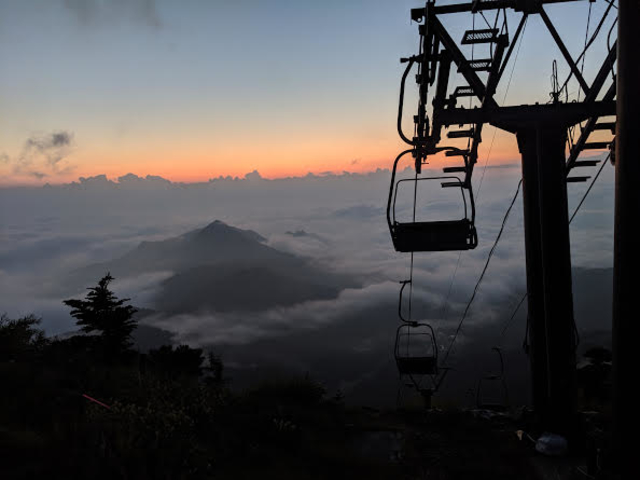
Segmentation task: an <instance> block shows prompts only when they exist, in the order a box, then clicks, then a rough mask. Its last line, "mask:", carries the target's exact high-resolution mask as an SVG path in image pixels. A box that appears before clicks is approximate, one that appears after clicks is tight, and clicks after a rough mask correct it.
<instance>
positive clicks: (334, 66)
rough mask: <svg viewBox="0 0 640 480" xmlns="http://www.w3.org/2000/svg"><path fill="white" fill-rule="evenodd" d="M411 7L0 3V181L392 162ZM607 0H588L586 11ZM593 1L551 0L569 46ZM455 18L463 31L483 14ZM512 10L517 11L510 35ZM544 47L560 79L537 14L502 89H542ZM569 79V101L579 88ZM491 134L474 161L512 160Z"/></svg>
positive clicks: (176, 176)
mask: <svg viewBox="0 0 640 480" xmlns="http://www.w3.org/2000/svg"><path fill="white" fill-rule="evenodd" d="M438 3H440V4H444V3H451V2H448V1H447V0H442V1H440V2H438ZM419 4H421V2H414V1H408V0H401V1H398V0H370V1H362V0H353V1H348V2H344V1H338V0H327V1H323V2H311V1H307V0H299V1H292V0H272V1H268V2H267V1H259V0H233V1H232V0H210V1H204V0H185V1H181V2H175V1H173V0H111V1H107V0H21V1H18V0H0V65H1V66H2V75H1V76H0V111H1V112H2V113H1V115H0V178H1V180H0V184H2V185H19V184H36V185H37V184H44V183H52V184H56V183H63V182H69V181H73V180H76V179H78V178H80V177H91V176H96V175H100V174H105V175H107V177H109V178H117V177H119V176H123V175H125V174H127V173H134V174H136V175H140V176H146V175H159V176H162V177H164V178H167V179H170V180H172V181H180V182H197V181H206V180H207V179H209V178H215V177H218V176H221V175H222V176H227V175H231V176H241V177H242V176H244V175H245V174H246V173H248V172H251V171H253V170H258V171H259V172H260V173H261V175H262V176H263V177H266V178H280V177H286V176H303V175H305V174H307V173H308V172H313V173H316V174H319V173H322V172H342V171H350V172H367V171H373V170H375V169H376V168H388V167H389V166H390V163H391V161H392V159H393V157H395V155H396V154H397V153H398V152H399V151H400V150H401V149H403V145H402V143H401V141H400V140H399V139H398V137H397V134H396V131H395V118H396V112H397V101H398V99H397V96H398V86H399V80H400V76H401V73H402V69H403V66H402V65H400V63H399V61H398V60H399V58H400V57H403V56H408V55H411V54H414V53H416V50H417V40H418V35H417V25H416V24H415V23H413V24H412V22H411V21H410V15H409V11H410V9H411V8H413V7H417V6H419ZM605 6H606V4H605V2H602V1H598V2H596V3H595V4H593V5H592V9H593V19H594V20H592V21H593V22H595V19H598V18H599V14H600V13H601V12H602V11H603V10H604V8H605ZM588 9H589V2H586V1H585V2H575V3H574V2H571V4H568V5H559V6H558V5H554V6H549V7H547V11H548V13H549V15H550V17H551V18H552V19H553V20H554V22H555V23H556V24H557V25H558V29H559V30H560V32H561V34H562V36H563V38H564V39H565V41H566V43H567V45H568V47H569V49H570V51H571V52H572V53H574V55H575V54H577V53H578V52H579V51H580V50H581V46H582V45H583V43H584V35H585V27H586V21H587V13H588ZM449 17H450V18H449ZM449 17H448V18H446V19H445V22H446V24H447V27H448V28H449V29H450V31H451V32H452V35H453V37H454V38H455V39H457V40H459V39H460V38H461V36H462V33H463V31H464V30H465V29H468V28H471V27H472V25H473V22H477V23H476V26H478V27H479V26H482V22H483V20H482V19H481V18H480V17H479V16H475V17H472V16H470V15H451V16H449ZM489 18H492V15H489ZM516 21H517V16H516V15H514V16H512V17H510V28H511V31H512V32H513V31H514V30H515V26H516V24H517V23H516ZM591 28H592V29H593V24H592V27H591ZM465 48H466V47H465ZM603 48H604V47H603V45H601V44H596V45H594V47H593V50H592V51H590V53H589V56H588V57H587V61H586V63H585V66H584V71H585V76H586V77H587V80H588V81H589V80H590V79H591V78H593V75H594V71H595V69H596V68H597V65H596V61H595V59H597V58H602V56H603V52H604V50H603ZM465 53H466V54H467V55H469V56H470V51H469V48H466V50H465ZM476 55H478V56H479V55H480V53H478V52H476ZM553 59H558V64H559V71H560V76H561V78H563V77H564V75H565V74H566V72H567V68H566V66H565V65H564V63H563V62H562V61H561V56H560V54H559V52H558V50H557V48H556V47H555V46H554V44H553V41H552V39H551V37H550V36H549V34H548V33H547V32H545V31H544V30H543V28H542V25H541V22H540V20H539V19H538V18H532V19H531V21H530V22H529V23H528V25H527V29H526V31H525V35H524V40H523V43H522V44H521V47H520V49H519V54H518V56H517V58H515V67H514V68H513V76H512V77H511V66H510V67H509V68H507V71H506V74H505V78H504V81H503V83H502V85H501V87H500V88H499V90H498V93H497V98H498V99H499V100H500V99H504V100H505V101H504V103H505V104H520V103H525V102H533V101H540V102H546V101H547V100H548V98H549V97H548V92H549V90H550V81H549V76H550V73H551V63H552V61H553ZM509 78H511V81H510V82H509V81H508V80H509ZM570 92H571V94H572V96H573V97H574V98H575V94H576V90H575V86H573V88H572V90H570ZM414 103H415V92H413V91H409V92H408V104H409V105H413V104H414ZM500 103H502V102H500ZM410 115H411V114H408V116H409V118H410ZM405 123H406V126H408V123H409V122H405ZM493 138H494V130H493V129H491V128H488V129H486V130H485V139H484V140H485V141H484V143H483V145H482V149H481V151H480V158H481V160H484V159H489V160H490V163H491V164H501V163H513V162H515V161H516V159H517V157H518V154H517V149H516V145H515V141H514V139H513V137H512V136H510V135H508V134H504V133H501V132H500V133H498V134H496V135H495V140H492V139H493ZM435 162H436V163H438V162H442V160H435Z"/></svg>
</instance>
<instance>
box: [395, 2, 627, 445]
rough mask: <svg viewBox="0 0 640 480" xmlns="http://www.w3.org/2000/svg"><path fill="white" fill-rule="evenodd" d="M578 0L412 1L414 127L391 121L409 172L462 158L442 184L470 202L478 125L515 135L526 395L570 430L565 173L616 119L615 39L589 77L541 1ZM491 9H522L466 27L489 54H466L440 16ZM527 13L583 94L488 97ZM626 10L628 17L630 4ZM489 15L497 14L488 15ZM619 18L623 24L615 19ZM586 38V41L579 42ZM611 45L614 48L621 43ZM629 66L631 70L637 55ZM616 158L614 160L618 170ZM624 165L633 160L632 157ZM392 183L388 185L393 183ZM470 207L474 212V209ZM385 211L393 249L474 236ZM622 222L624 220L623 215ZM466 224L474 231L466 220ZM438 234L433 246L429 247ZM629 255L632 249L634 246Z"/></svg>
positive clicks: (551, 423) (571, 347)
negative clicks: (512, 99) (417, 43)
mask: <svg viewBox="0 0 640 480" xmlns="http://www.w3.org/2000/svg"><path fill="white" fill-rule="evenodd" d="M580 1H586V0H474V1H470V2H465V3H458V4H451V3H448V4H442V5H440V4H438V2H437V1H435V0H428V1H427V3H426V5H425V6H424V7H423V8H417V9H414V10H412V12H411V15H412V19H413V20H415V21H417V22H419V23H420V26H419V33H420V37H421V49H420V50H421V52H420V54H419V55H417V56H415V57H411V58H409V59H405V61H408V62H409V65H408V67H407V70H406V71H405V74H404V75H403V87H402V88H401V102H400V104H401V108H400V115H399V117H401V114H402V92H403V91H404V80H405V79H406V77H407V73H408V70H409V69H410V68H411V64H412V63H417V64H418V65H419V67H420V70H419V74H418V76H417V82H418V85H419V90H420V100H419V106H418V114H417V115H416V116H415V117H414V123H415V124H416V126H415V132H416V135H415V136H414V137H413V138H408V137H407V136H406V135H404V134H403V133H402V131H401V123H402V122H401V118H399V121H398V125H399V130H400V135H401V137H402V138H403V140H405V142H407V143H409V144H410V145H411V146H412V147H413V149H412V150H411V153H412V156H413V157H414V160H415V168H416V180H417V179H418V178H417V177H418V175H419V174H420V173H421V166H422V165H423V164H424V163H426V159H427V157H428V156H429V155H432V154H434V153H438V152H442V151H446V152H447V153H446V155H447V156H452V157H455V156H458V157H462V158H463V160H464V165H463V166H454V167H446V168H445V169H444V172H445V173H460V174H461V175H463V176H464V178H463V179H460V180H458V182H457V183H456V182H445V183H443V184H442V187H451V186H461V187H462V188H463V189H467V190H468V193H469V196H470V197H471V205H472V207H473V206H474V202H473V193H472V184H471V176H472V173H473V167H474V165H475V163H476V162H477V156H478V145H479V143H480V142H481V141H482V127H483V125H485V124H490V125H493V126H494V127H497V128H500V129H502V130H506V131H508V132H511V133H513V134H515V135H516V138H517V142H518V148H519V150H520V153H521V157H522V176H523V203H524V223H525V249H526V265H527V292H528V297H529V302H528V323H529V332H528V333H529V338H530V342H531V350H530V358H531V371H532V392H533V404H534V409H535V411H536V413H537V414H538V415H539V418H540V421H541V425H542V427H543V428H545V429H547V430H550V431H553V432H557V433H561V434H565V435H570V434H571V432H572V430H573V421H574V419H575V409H576V382H575V369H576V352H575V350H576V334H575V322H574V317H573V298H572V284H571V252H570V242H569V217H568V203H567V183H569V182H579V181H585V180H586V179H588V178H589V177H584V176H582V177H576V176H573V177H572V176H568V174H569V173H570V172H572V171H573V169H574V168H576V167H590V166H593V165H594V164H596V163H597V161H594V160H587V161H580V160H578V158H579V156H580V154H581V153H582V152H583V151H584V150H596V149H606V148H609V145H610V144H611V142H612V140H613V139H610V140H609V141H606V142H593V141H592V142H589V136H590V135H591V134H592V133H593V132H594V131H596V130H607V129H608V130H611V129H612V128H613V129H615V124H613V123H611V122H598V119H601V117H607V116H609V117H610V116H614V115H615V114H616V102H615V96H616V85H615V82H613V83H612V84H611V85H609V87H608V88H607V89H605V88H604V87H605V85H606V84H607V83H608V80H609V77H610V75H611V73H612V72H613V68H614V63H615V61H616V55H617V50H616V46H615V44H614V46H613V47H612V48H611V49H610V50H609V51H608V54H607V55H606V58H605V59H604V61H603V62H602V64H601V66H600V68H599V70H598V71H597V73H596V75H595V78H594V79H593V81H592V82H591V83H590V84H589V83H588V82H587V81H586V80H585V78H584V77H583V73H582V70H581V69H580V68H579V67H578V64H579V62H578V61H577V60H575V59H574V58H572V56H571V54H570V53H569V51H568V49H567V47H566V46H565V44H564V42H563V41H562V38H561V35H560V34H559V33H558V31H557V30H556V28H555V25H554V24H553V22H552V20H551V18H550V17H549V15H548V14H547V12H546V10H545V6H546V5H548V4H557V3H568V2H572V3H577V2H580ZM590 1H594V0H590ZM603 1H606V2H607V3H606V4H607V5H608V8H607V10H606V13H605V16H606V15H607V14H608V13H609V11H610V10H611V8H612V7H613V5H611V2H609V1H608V0H603ZM627 2H628V3H629V5H628V6H627V9H628V10H631V9H632V8H635V9H636V12H635V17H634V18H636V19H637V18H638V14H637V9H638V7H637V4H638V2H636V1H632V0H627ZM631 4H633V7H631ZM491 10H494V11H499V12H501V13H504V23H505V24H506V23H507V14H506V11H507V10H509V11H510V12H519V13H520V14H521V17H520V23H519V25H518V27H517V30H516V32H515V34H514V36H513V38H512V39H509V38H508V28H504V25H503V28H502V29H499V28H496V25H494V28H486V29H485V28H483V29H473V30H469V31H467V32H465V34H464V36H463V39H462V42H461V43H462V44H477V43H490V44H491V57H490V58H483V59H473V58H472V59H471V60H469V59H467V58H466V57H465V55H464V54H463V53H462V51H461V50H460V48H459V47H458V45H457V44H456V42H455V41H454V40H453V39H452V37H451V35H450V34H449V33H448V32H447V29H446V28H445V27H444V25H443V23H442V22H441V21H440V17H442V16H446V15H449V14H455V13H465V12H468V13H477V12H485V11H491ZM534 15H535V16H538V17H539V18H540V19H541V20H542V22H543V23H544V25H545V26H546V28H547V30H548V32H549V34H550V35H551V36H552V37H553V39H554V41H555V43H556V45H557V47H558V50H559V52H560V53H561V55H562V57H563V58H564V61H565V62H566V64H567V65H568V67H569V69H570V72H571V73H570V77H569V78H571V77H573V78H574V79H575V80H576V81H577V83H578V85H579V88H580V89H581V93H582V94H583V96H582V99H581V101H579V102H568V101H564V102H563V101H561V95H560V94H559V92H554V95H552V101H551V102H550V103H546V104H534V105H520V106H501V105H499V104H498V102H497V101H496V99H495V98H494V94H495V92H496V88H497V86H498V83H499V82H500V79H501V76H502V73H503V72H504V70H505V67H506V65H507V63H508V62H509V60H510V58H511V56H512V53H513V51H514V47H515V45H516V43H517V41H518V39H519V36H520V35H521V34H522V31H523V27H524V26H525V25H526V22H527V19H528V17H530V16H534ZM630 16H631V17H633V14H630ZM497 19H498V15H497V16H496V24H497ZM620 25H621V26H620V28H621V34H622V23H621V24H620ZM636 28H637V27H636ZM628 35H629V37H630V36H631V33H630V32H629V33H628ZM509 40H510V41H509ZM629 43H631V42H630V41H629ZM587 48H588V47H587V46H586V45H585V51H586V49H587ZM620 48H621V52H622V47H620ZM578 60H579V59H578ZM452 63H453V64H454V65H455V66H456V67H457V73H459V74H460V75H461V76H462V78H463V80H464V81H465V82H466V83H467V85H458V86H457V88H456V89H455V91H453V92H452V93H451V94H449V93H448V82H449V77H450V70H449V69H450V67H451V66H452ZM635 68H636V70H637V65H636V66H635ZM480 72H486V79H484V80H483V79H482V78H481V77H480V75H479V73H480ZM568 81H569V79H567V82H568ZM434 84H435V88H434V90H435V94H434V96H433V101H432V106H433V108H432V109H431V116H430V118H429V116H428V115H427V114H426V106H427V102H426V97H427V91H428V88H429V86H431V85H434ZM637 84H638V83H636V85H637ZM565 85H566V82H565ZM632 95H635V99H636V100H635V101H636V103H637V102H638V100H637V98H638V93H637V92H633V94H632ZM462 96H471V97H475V98H476V99H477V101H478V103H479V106H476V107H475V108H461V107H459V106H458V105H457V100H458V98H459V97H462ZM636 106H637V105H636ZM636 111H640V110H636ZM618 112H620V107H619V108H618ZM577 124H581V127H580V134H579V138H577V140H576V141H575V142H574V141H573V138H572V141H571V142H570V146H569V153H568V155H566V154H565V152H566V145H567V143H568V142H567V132H568V131H570V129H572V128H573V127H574V126H575V125H577ZM458 125H459V126H463V125H468V126H470V128H468V129H467V130H458V131H451V132H449V134H448V135H447V137H448V138H450V139H456V138H462V137H467V138H469V144H468V148H467V149H465V150H461V149H460V148H455V147H447V146H442V144H441V143H442V134H441V130H442V129H446V128H449V127H451V126H458ZM618 128H620V127H618ZM622 148H623V147H621V146H619V147H618V149H619V150H620V153H621V154H623V155H624V152H623V151H622ZM405 153H406V152H405ZM399 158H400V157H399ZM397 163H398V160H396V163H395V164H394V168H393V175H392V185H391V190H390V195H389V208H388V212H389V211H394V212H395V208H392V207H395V203H393V204H392V198H393V197H394V182H395V173H396V168H397ZM620 168H621V167H620V166H618V170H620ZM633 168H638V165H637V162H636V166H635V167H633ZM416 183H417V182H416ZM395 189H396V191H397V185H396V187H395ZM627 195H631V196H633V199H632V200H634V201H635V202H636V203H635V204H634V205H636V209H635V210H634V214H636V215H637V205H638V203H637V202H638V193H637V191H636V192H633V193H627ZM393 201H395V200H393ZM627 208H631V207H627ZM618 210H619V212H618V216H619V217H622V215H625V216H631V215H633V214H631V213H623V212H625V211H626V210H624V209H620V208H619V209H618ZM473 211H474V212H475V209H473ZM414 217H415V214H414ZM473 218H475V217H473ZM636 218H637V216H636ZM388 221H389V227H390V230H391V235H392V238H393V240H394V245H395V247H396V249H397V250H399V251H411V252H414V251H426V250H429V251H433V250H451V249H460V250H462V249H468V248H473V247H475V241H474V242H471V243H470V242H469V241H467V242H466V243H465V242H458V243H460V244H462V245H464V246H465V248H451V245H452V242H451V241H450V240H451V238H452V237H454V236H455V237H456V238H457V237H460V238H461V239H462V240H464V237H463V235H462V232H460V234H458V233H456V232H452V231H451V228H450V226H444V225H440V224H438V225H436V224H435V223H437V222H421V223H420V222H416V220H415V218H414V221H413V223H410V224H407V223H405V224H401V223H398V222H396V221H395V217H394V216H391V215H389V214H388ZM440 223H452V222H440ZM628 224H629V225H630V224H631V222H628ZM445 227H446V228H447V229H448V230H446V229H445ZM617 227H618V225H617ZM470 228H472V229H473V233H474V234H475V225H473V221H472V222H471V225H470ZM629 228H631V227H629ZM627 236H628V237H629V242H631V239H630V238H632V237H631V235H630V234H627ZM434 239H435V240H434ZM441 239H444V240H441ZM400 240H401V241H400ZM425 242H428V248H425V245H427V243H425ZM440 243H441V248H438V245H439V244H440ZM454 244H455V243H454ZM617 245H618V244H617ZM626 248H630V247H626ZM636 252H637V249H636ZM635 255H638V254H637V253H635ZM636 258H637V257H636ZM637 271H640V267H639V268H638V269H636V272H637ZM625 322H627V323H624V325H627V324H628V321H626V320H625ZM634 338H637V337H634Z"/></svg>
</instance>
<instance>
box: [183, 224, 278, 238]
mask: <svg viewBox="0 0 640 480" xmlns="http://www.w3.org/2000/svg"><path fill="white" fill-rule="evenodd" d="M196 232H197V234H198V236H210V235H215V236H218V237H222V236H225V237H230V236H236V235H238V236H241V237H243V238H246V239H249V240H253V241H256V242H259V243H264V242H266V241H267V239H266V238H264V237H263V236H262V235H260V234H259V233H256V232H254V231H253V230H242V229H240V228H237V227H233V226H231V225H228V224H226V223H224V222H223V221H222V220H214V221H213V222H211V223H210V224H209V225H207V226H206V227H204V228H201V229H200V230H196V231H195V232H194V233H196Z"/></svg>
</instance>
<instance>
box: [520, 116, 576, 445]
mask: <svg viewBox="0 0 640 480" xmlns="http://www.w3.org/2000/svg"><path fill="white" fill-rule="evenodd" d="M523 122H526V120H523ZM566 128H567V127H566V125H565V124H563V123H558V124H542V123H538V122H535V121H531V122H530V124H529V125H528V126H526V127H524V128H519V129H518V130H517V138H518V147H519V149H520V152H521V154H522V178H523V203H524V222H525V249H526V260H527V292H528V298H529V301H528V323H529V339H530V346H531V350H530V352H529V354H530V358H531V376H532V394H533V404H534V409H535V411H536V413H537V414H538V416H539V417H540V420H541V425H542V427H543V428H544V429H547V430H550V431H553V432H556V433H561V434H564V435H570V434H571V433H572V426H573V420H574V418H575V400H576V386H575V366H576V360H575V331H574V319H573V295H572V285H571V251H570V242H569V212H568V204H567V182H566V164H565V141H566Z"/></svg>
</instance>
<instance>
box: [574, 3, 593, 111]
mask: <svg viewBox="0 0 640 480" xmlns="http://www.w3.org/2000/svg"><path fill="white" fill-rule="evenodd" d="M592 7H593V3H591V2H589V13H588V14H587V28H586V31H585V32H584V50H583V51H584V55H583V56H582V64H581V65H580V75H584V62H585V60H586V58H587V42H588V41H589V26H590V25H591V8H592ZM580 93H581V91H580V90H578V102H579V101H580Z"/></svg>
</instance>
